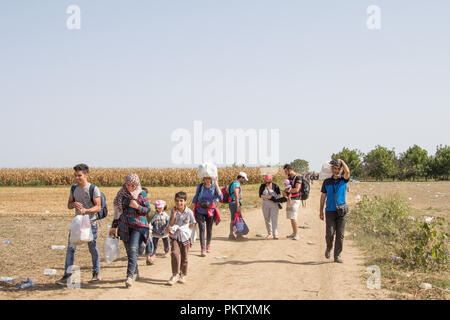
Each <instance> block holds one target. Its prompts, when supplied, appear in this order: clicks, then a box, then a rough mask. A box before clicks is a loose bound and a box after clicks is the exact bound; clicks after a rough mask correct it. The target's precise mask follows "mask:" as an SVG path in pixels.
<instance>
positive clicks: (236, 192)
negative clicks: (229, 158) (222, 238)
mask: <svg viewBox="0 0 450 320" xmlns="http://www.w3.org/2000/svg"><path fill="white" fill-rule="evenodd" d="M244 181H248V177H247V174H246V173H245V172H239V174H238V176H237V178H236V180H234V181H233V183H232V184H231V185H230V188H229V192H230V195H231V199H232V201H231V202H230V203H229V204H228V207H229V209H230V212H231V221H230V235H229V236H228V240H236V237H235V236H234V233H233V227H234V225H233V221H234V217H235V214H236V212H239V213H240V215H241V217H242V218H244V217H243V216H242V211H241V204H242V187H241V185H242V184H243V183H244ZM236 196H237V201H236ZM238 238H239V239H245V238H244V237H243V236H239V237H238Z"/></svg>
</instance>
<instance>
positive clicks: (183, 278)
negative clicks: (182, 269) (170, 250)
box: [178, 274, 186, 283]
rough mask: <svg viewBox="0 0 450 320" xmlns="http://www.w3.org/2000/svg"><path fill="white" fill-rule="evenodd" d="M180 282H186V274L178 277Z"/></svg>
mask: <svg viewBox="0 0 450 320" xmlns="http://www.w3.org/2000/svg"><path fill="white" fill-rule="evenodd" d="M178 282H179V283H186V276H185V275H184V274H181V276H180V278H179V279H178Z"/></svg>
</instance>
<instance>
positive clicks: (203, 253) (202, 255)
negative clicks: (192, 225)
mask: <svg viewBox="0 0 450 320" xmlns="http://www.w3.org/2000/svg"><path fill="white" fill-rule="evenodd" d="M200 257H206V250H205V249H202V253H201V254H200Z"/></svg>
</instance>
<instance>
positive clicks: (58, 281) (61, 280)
mask: <svg viewBox="0 0 450 320" xmlns="http://www.w3.org/2000/svg"><path fill="white" fill-rule="evenodd" d="M71 276H72V275H70V274H65V275H64V277H62V278H61V279H59V280H57V281H56V284H59V285H60V286H65V285H67V281H68V280H69V279H70V277H71Z"/></svg>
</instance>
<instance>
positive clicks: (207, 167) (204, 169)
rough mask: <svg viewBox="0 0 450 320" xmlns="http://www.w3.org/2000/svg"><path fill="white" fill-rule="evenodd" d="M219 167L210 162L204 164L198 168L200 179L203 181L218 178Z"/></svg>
mask: <svg viewBox="0 0 450 320" xmlns="http://www.w3.org/2000/svg"><path fill="white" fill-rule="evenodd" d="M217 176H218V175H217V166H216V165H215V164H213V163H210V162H205V163H202V164H201V165H199V166H198V177H199V178H200V179H203V178H205V177H211V178H213V179H214V178H217Z"/></svg>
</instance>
